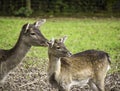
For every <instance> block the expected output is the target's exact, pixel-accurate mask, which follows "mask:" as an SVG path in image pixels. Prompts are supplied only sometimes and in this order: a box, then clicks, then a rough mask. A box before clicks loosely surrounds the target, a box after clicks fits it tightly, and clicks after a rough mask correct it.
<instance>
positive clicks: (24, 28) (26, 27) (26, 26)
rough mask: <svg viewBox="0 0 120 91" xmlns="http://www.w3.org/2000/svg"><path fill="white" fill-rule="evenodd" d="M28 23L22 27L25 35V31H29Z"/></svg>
mask: <svg viewBox="0 0 120 91" xmlns="http://www.w3.org/2000/svg"><path fill="white" fill-rule="evenodd" d="M29 25H30V24H29V23H26V24H25V25H23V28H22V29H23V30H24V33H26V32H27V30H28V29H29Z"/></svg>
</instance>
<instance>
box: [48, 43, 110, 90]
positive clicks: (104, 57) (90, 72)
mask: <svg viewBox="0 0 120 91" xmlns="http://www.w3.org/2000/svg"><path fill="white" fill-rule="evenodd" d="M62 43H63V42H62ZM54 44H55V45H54ZM54 44H53V48H50V47H49V51H48V54H49V68H48V73H49V74H51V75H52V74H54V81H55V80H56V81H55V82H57V84H59V85H58V86H57V87H58V89H59V91H69V90H70V87H71V86H72V85H74V84H71V83H73V81H76V82H81V87H82V85H83V84H84V83H85V84H86V83H88V84H89V85H90V87H91V88H92V89H93V90H94V91H104V79H105V77H106V74H107V71H108V67H109V66H110V60H109V56H108V54H107V53H105V52H103V51H97V50H87V51H84V52H80V53H77V54H74V55H72V56H71V57H67V55H66V53H65V52H64V51H68V50H67V49H65V46H64V49H63V50H62V46H61V45H59V46H60V47H61V51H59V50H58V51H57V49H56V48H55V46H56V45H57V44H56V43H54ZM57 46H58V45H57ZM55 50H56V51H55ZM59 52H61V53H63V55H64V56H61V55H59V54H60V53H59ZM68 52H69V51H68ZM54 55H57V56H54ZM53 65H54V67H53ZM51 68H52V69H51ZM49 74H48V75H49ZM51 75H49V77H51ZM87 81H88V82H87ZM82 82H83V83H82ZM70 84H71V85H70ZM75 85H76V83H75ZM83 86H84V85H83Z"/></svg>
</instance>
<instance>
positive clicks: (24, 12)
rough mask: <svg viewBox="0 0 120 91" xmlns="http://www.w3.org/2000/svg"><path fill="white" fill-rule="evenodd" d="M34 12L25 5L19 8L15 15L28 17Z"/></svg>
mask: <svg viewBox="0 0 120 91" xmlns="http://www.w3.org/2000/svg"><path fill="white" fill-rule="evenodd" d="M32 12H33V11H32V10H29V9H27V8H25V7H21V8H20V9H19V10H17V11H15V12H14V15H16V16H25V17H28V16H30V15H31V14H32Z"/></svg>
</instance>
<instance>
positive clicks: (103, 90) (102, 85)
mask: <svg viewBox="0 0 120 91" xmlns="http://www.w3.org/2000/svg"><path fill="white" fill-rule="evenodd" d="M96 86H97V87H98V89H99V90H100V91H105V89H104V79H101V80H98V81H97V83H96Z"/></svg>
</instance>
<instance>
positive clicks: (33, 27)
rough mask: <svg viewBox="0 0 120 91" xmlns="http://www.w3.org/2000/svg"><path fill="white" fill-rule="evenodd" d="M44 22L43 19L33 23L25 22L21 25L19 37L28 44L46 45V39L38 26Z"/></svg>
mask: <svg viewBox="0 0 120 91" xmlns="http://www.w3.org/2000/svg"><path fill="white" fill-rule="evenodd" d="M45 22H46V20H45V19H42V20H40V21H37V22H35V23H34V24H29V23H27V24H25V25H23V27H22V32H21V34H20V38H21V39H22V40H23V41H24V42H25V43H26V44H28V45H30V46H44V47H45V46H48V43H47V42H48V40H47V39H46V38H45V37H44V36H43V34H42V33H41V32H40V30H39V27H40V26H41V25H42V24H44V23H45Z"/></svg>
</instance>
